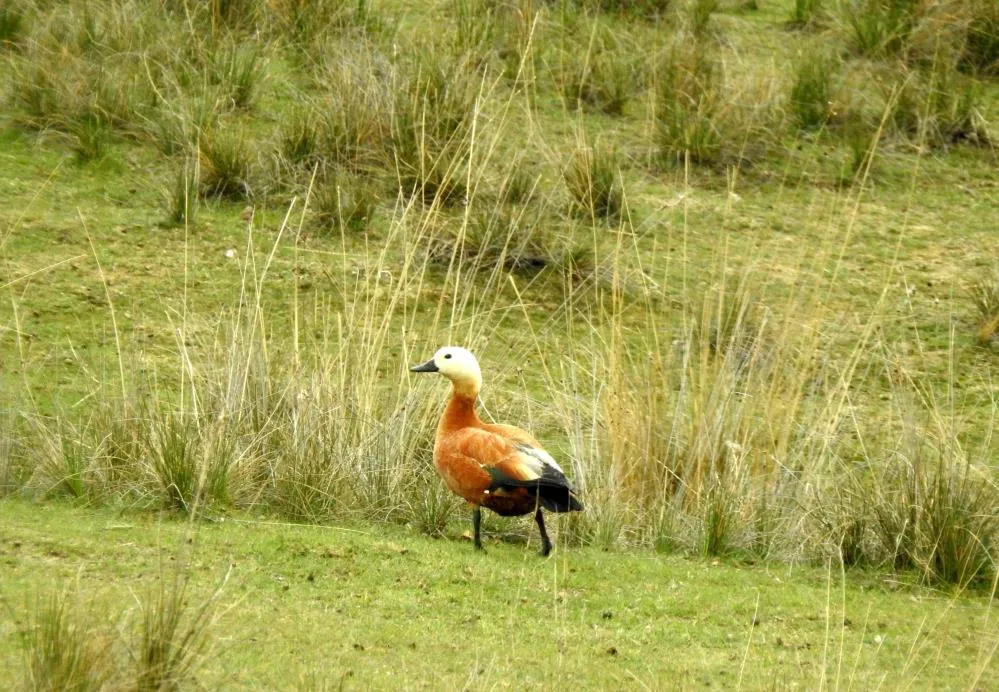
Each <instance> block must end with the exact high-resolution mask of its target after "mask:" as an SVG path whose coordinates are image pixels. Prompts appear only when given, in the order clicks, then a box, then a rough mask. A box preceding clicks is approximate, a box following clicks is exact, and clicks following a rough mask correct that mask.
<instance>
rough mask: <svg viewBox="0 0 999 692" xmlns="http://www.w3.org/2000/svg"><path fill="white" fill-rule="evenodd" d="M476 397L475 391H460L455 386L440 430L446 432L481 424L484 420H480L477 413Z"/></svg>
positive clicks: (442, 418)
mask: <svg viewBox="0 0 999 692" xmlns="http://www.w3.org/2000/svg"><path fill="white" fill-rule="evenodd" d="M475 397H476V393H475V392H472V393H468V392H465V391H459V389H458V388H457V387H455V389H454V391H453V392H451V400H450V401H449V402H448V404H447V408H445V409H444V415H443V416H442V417H441V424H440V428H439V431H440V432H442V433H444V432H450V431H452V430H459V429H461V428H469V427H476V426H478V425H481V424H482V421H481V420H479V416H478V415H477V414H476V413H475Z"/></svg>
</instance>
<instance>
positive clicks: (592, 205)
mask: <svg viewBox="0 0 999 692" xmlns="http://www.w3.org/2000/svg"><path fill="white" fill-rule="evenodd" d="M563 177H564V179H565V186H566V189H567V190H568V191H569V197H570V199H571V200H572V208H573V210H574V211H576V212H577V213H580V214H582V215H584V216H586V217H588V218H590V219H592V220H594V221H596V220H601V221H613V220H615V219H617V218H618V217H619V216H620V215H621V211H622V208H623V206H624V188H623V185H622V183H621V172H620V159H619V157H618V155H617V152H616V151H614V150H613V149H612V148H609V147H607V146H605V145H602V144H601V145H595V146H591V145H588V144H586V143H585V142H584V143H582V144H581V145H580V146H579V148H578V149H577V150H576V151H575V152H573V155H572V158H571V159H570V161H569V163H568V165H566V168H565V172H564V173H563Z"/></svg>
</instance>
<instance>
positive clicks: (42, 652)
mask: <svg viewBox="0 0 999 692" xmlns="http://www.w3.org/2000/svg"><path fill="white" fill-rule="evenodd" d="M30 612H31V615H30V619H29V621H28V622H27V623H26V625H25V626H24V629H23V630H22V631H21V644H22V646H23V647H24V651H25V654H26V659H27V676H26V678H27V681H28V686H29V688H30V689H32V690H80V691H81V692H83V691H85V690H100V689H103V688H104V685H105V684H106V683H107V682H108V680H109V678H110V677H111V673H112V670H111V662H110V656H109V654H110V652H109V651H108V649H107V648H106V645H105V643H104V642H102V639H101V637H100V636H96V637H95V636H94V631H93V626H92V624H91V623H89V622H88V617H87V616H86V615H84V614H83V613H82V612H79V610H78V608H77V604H76V601H75V600H73V599H72V597H71V596H70V595H69V594H68V593H65V592H53V593H51V594H49V595H48V596H47V597H44V596H43V597H41V598H40V599H39V601H38V602H37V603H36V604H35V605H34V607H33V608H32V609H31V611H30Z"/></svg>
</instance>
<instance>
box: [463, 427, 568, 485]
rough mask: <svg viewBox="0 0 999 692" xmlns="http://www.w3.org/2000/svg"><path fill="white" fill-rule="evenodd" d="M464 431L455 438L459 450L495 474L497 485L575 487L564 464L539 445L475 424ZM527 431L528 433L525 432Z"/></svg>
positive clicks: (494, 480) (493, 476)
mask: <svg viewBox="0 0 999 692" xmlns="http://www.w3.org/2000/svg"><path fill="white" fill-rule="evenodd" d="M515 430H516V429H515ZM462 433H463V435H462V436H461V438H460V440H456V442H457V445H456V446H457V448H458V450H460V451H461V453H462V454H464V455H465V456H468V457H471V458H473V459H475V460H477V461H478V462H479V464H481V466H482V468H483V469H484V470H485V471H486V472H488V473H489V475H490V476H491V477H492V479H493V486H494V487H502V486H512V487H532V486H549V487H557V488H566V489H569V490H571V489H572V484H571V483H570V482H569V479H567V478H566V477H565V472H564V471H563V470H562V467H561V466H559V465H558V462H556V461H555V460H554V459H553V458H552V456H551V455H550V454H549V453H548V452H546V451H545V450H543V449H542V448H541V447H540V446H536V445H532V444H529V443H527V442H524V441H521V440H516V439H508V438H507V437H506V436H505V435H502V434H500V432H498V431H497V432H493V431H489V430H482V429H477V428H472V429H466V430H463V431H462ZM524 435H525V437H528V436H527V435H526V433H525V434H524ZM531 439H533V438H531Z"/></svg>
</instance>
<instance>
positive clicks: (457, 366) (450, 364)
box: [410, 346, 482, 396]
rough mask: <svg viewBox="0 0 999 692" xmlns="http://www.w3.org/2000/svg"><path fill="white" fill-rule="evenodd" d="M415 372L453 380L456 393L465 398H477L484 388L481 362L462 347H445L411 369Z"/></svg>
mask: <svg viewBox="0 0 999 692" xmlns="http://www.w3.org/2000/svg"><path fill="white" fill-rule="evenodd" d="M410 370H412V371H413V372H439V373H440V374H442V375H444V377H446V378H448V379H449V380H451V384H453V385H454V391H456V392H458V393H459V394H464V395H465V396H475V395H476V394H478V393H479V389H480V388H481V387H482V371H481V370H480V369H479V361H477V360H475V356H473V355H472V354H471V352H470V351H468V350H466V349H464V348H461V347H460V346H445V347H444V348H442V349H438V351H437V353H435V354H434V357H433V358H431V359H430V360H428V361H427V362H426V363H423V364H421V365H414V366H413V367H411V368H410Z"/></svg>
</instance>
